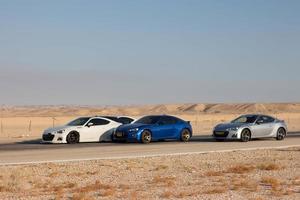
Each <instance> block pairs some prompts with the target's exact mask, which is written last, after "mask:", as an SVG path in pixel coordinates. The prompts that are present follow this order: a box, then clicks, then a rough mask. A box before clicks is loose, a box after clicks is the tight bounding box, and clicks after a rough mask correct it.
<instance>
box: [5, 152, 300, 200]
mask: <svg viewBox="0 0 300 200" xmlns="http://www.w3.org/2000/svg"><path fill="white" fill-rule="evenodd" d="M0 195H1V199H74V200H75V199H82V200H83V199H181V198H184V199H253V200H254V199H255V200H259V199H260V200H261V199H299V198H300V148H289V149H277V150H259V151H258V150H257V151H237V152H230V153H228V152H227V153H209V154H196V155H188V156H168V157H151V158H138V159H121V160H99V161H82V162H72V163H56V164H54V163H49V164H36V165H25V166H23V165H22V166H20V165H19V166H1V167H0Z"/></svg>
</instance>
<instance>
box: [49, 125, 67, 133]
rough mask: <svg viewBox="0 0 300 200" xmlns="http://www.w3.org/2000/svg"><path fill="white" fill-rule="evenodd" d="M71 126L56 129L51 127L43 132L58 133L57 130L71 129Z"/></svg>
mask: <svg viewBox="0 0 300 200" xmlns="http://www.w3.org/2000/svg"><path fill="white" fill-rule="evenodd" d="M71 127H72V126H66V125H64V126H56V127H53V128H47V129H46V130H45V131H44V132H48V133H52V132H55V131H59V130H62V129H65V130H66V129H69V128H71Z"/></svg>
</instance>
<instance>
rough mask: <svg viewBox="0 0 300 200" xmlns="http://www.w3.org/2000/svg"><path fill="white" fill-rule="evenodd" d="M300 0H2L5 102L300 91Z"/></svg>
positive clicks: (220, 98)
mask: <svg viewBox="0 0 300 200" xmlns="http://www.w3.org/2000/svg"><path fill="white" fill-rule="evenodd" d="M299 11H300V1H299V0H294V1H293V0H285V1H283V0H279V1H277V0H248V1H246V0H244V1H240V0H223V1H221V0H215V1H214V0H207V1H201V0H180V1H179V0H147V1H146V0H127V1H124V0H119V1H117V0H107V1H101V0H99V1H98V0H95V1H92V0H89V1H84V0H82V1H76V0H72V1H71V0H70V1H62V0H49V1H39V0H35V1H30V0H26V1H23V0H20V1H15V0H0V70H1V71H0V91H1V94H0V104H11V105H20V104H21V105H32V104H39V105H41V104H48V105H49V104H83V105H116V104H117V105H124V104H157V103H187V102H287V101H293V102H295V101H299V100H300V78H299V74H300V65H299V64H300V12H299Z"/></svg>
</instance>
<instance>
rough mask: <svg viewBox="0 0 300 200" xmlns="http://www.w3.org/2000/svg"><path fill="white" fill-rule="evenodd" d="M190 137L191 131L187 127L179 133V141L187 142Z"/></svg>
mask: <svg viewBox="0 0 300 200" xmlns="http://www.w3.org/2000/svg"><path fill="white" fill-rule="evenodd" d="M190 139H191V132H190V131H189V130H188V129H183V130H182V131H181V134H180V141H182V142H188V141H189V140H190Z"/></svg>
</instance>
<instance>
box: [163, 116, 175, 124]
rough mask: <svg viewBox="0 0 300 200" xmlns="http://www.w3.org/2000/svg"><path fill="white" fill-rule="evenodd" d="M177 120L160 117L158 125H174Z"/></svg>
mask: <svg viewBox="0 0 300 200" xmlns="http://www.w3.org/2000/svg"><path fill="white" fill-rule="evenodd" d="M176 122H177V120H176V119H175V118H173V117H162V118H161V119H160V124H161V125H171V124H176Z"/></svg>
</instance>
